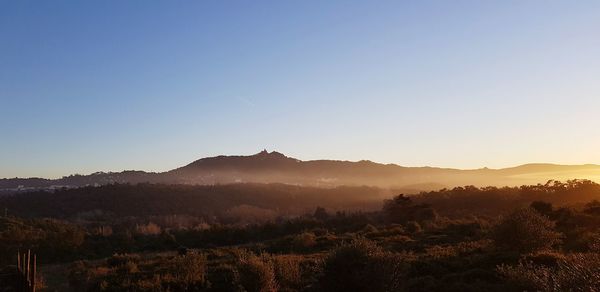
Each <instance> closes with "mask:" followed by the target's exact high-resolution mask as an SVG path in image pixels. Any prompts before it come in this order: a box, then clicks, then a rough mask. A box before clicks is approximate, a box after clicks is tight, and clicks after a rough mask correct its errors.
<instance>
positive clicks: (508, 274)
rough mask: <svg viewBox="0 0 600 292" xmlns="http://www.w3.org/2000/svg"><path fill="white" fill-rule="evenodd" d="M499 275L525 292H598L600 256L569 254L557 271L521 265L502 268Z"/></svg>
mask: <svg viewBox="0 0 600 292" xmlns="http://www.w3.org/2000/svg"><path fill="white" fill-rule="evenodd" d="M497 271H498V273H499V274H500V275H502V276H503V277H505V278H506V280H508V282H509V283H510V284H512V285H514V287H515V288H516V289H519V290H528V291H598V287H600V255H599V254H595V253H588V254H572V255H569V256H567V257H565V258H562V259H559V260H558V265H557V266H556V267H546V266H540V265H536V264H534V263H533V262H526V261H522V262H520V263H519V264H518V265H515V266H508V265H501V266H499V267H498V268H497Z"/></svg>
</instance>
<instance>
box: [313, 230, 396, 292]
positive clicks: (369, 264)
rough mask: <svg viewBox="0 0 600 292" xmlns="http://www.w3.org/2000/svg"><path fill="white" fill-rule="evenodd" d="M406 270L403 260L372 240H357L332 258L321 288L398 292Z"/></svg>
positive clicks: (326, 289)
mask: <svg viewBox="0 0 600 292" xmlns="http://www.w3.org/2000/svg"><path fill="white" fill-rule="evenodd" d="M402 271H403V270H402V260H401V259H400V258H399V257H397V256H396V255H394V254H390V253H386V252H384V251H383V250H382V249H381V248H379V247H378V246H377V245H375V243H373V242H371V241H369V240H366V239H355V240H354V241H352V242H351V243H349V244H345V245H342V246H340V247H338V248H337V249H335V250H334V251H332V252H331V253H330V254H329V255H328V257H327V258H326V259H325V262H324V266H323V274H322V276H321V278H320V279H319V283H318V285H319V288H321V290H323V291H396V290H398V289H399V288H400V287H401V282H402V281H401V279H402V276H403V273H402Z"/></svg>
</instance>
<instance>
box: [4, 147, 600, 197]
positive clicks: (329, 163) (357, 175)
mask: <svg viewBox="0 0 600 292" xmlns="http://www.w3.org/2000/svg"><path fill="white" fill-rule="evenodd" d="M599 177H600V166H598V165H591V164H588V165H556V164H526V165H521V166H517V167H512V168H504V169H488V168H483V169H473V170H460V169H449V168H436V167H403V166H399V165H396V164H380V163H375V162H371V161H366V160H363V161H358V162H351V161H338V160H311V161H302V160H298V159H295V158H292V157H287V156H285V155H284V154H281V153H279V152H267V151H262V152H260V153H257V154H255V155H249V156H217V157H209V158H202V159H199V160H196V161H194V162H192V163H190V164H188V165H186V166H183V167H180V168H177V169H174V170H170V171H166V172H162V173H151V172H144V171H123V172H110V173H105V172H97V173H93V174H90V175H72V176H68V177H63V178H60V179H54V180H52V179H42V178H28V179H23V178H12V179H0V193H8V192H14V191H31V190H36V189H58V188H63V187H67V188H72V187H81V186H95V185H96V186H97V185H106V184H112V183H131V184H136V183H146V182H147V183H165V184H190V185H214V184H228V183H284V184H292V185H304V186H315V187H335V186H341V185H349V186H360V185H366V186H374V187H382V188H403V189H414V191H429V190H434V189H439V188H442V187H454V186H460V185H475V186H487V185H491V186H501V185H502V186H504V185H508V186H515V185H522V184H537V183H545V182H546V181H548V180H550V179H557V180H568V179H575V178H579V179H591V180H597V178H599Z"/></svg>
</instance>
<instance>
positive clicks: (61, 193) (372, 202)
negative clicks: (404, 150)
mask: <svg viewBox="0 0 600 292" xmlns="http://www.w3.org/2000/svg"><path fill="white" fill-rule="evenodd" d="M386 196H390V193H389V191H385V190H382V189H378V188H373V187H336V188H314V187H300V186H291V185H284V184H232V185H212V186H189V185H161V184H137V185H129V184H113V185H106V186H100V187H83V188H77V189H63V190H57V191H55V192H46V191H38V192H30V193H24V194H18V195H13V196H5V197H0V210H2V211H4V210H7V211H8V213H9V214H12V215H15V216H22V217H53V218H67V219H73V218H75V217H77V216H83V217H85V216H95V217H98V216H106V217H108V218H110V217H126V216H136V217H148V216H159V215H174V214H181V215H191V216H204V217H212V216H223V215H228V214H227V212H230V213H234V214H230V215H232V216H235V215H236V214H235V213H236V212H237V213H240V212H241V213H243V212H246V213H247V212H253V211H254V212H260V211H261V210H263V211H265V210H270V211H276V212H277V215H286V214H288V215H294V216H295V215H300V214H303V213H305V212H306V211H307V210H313V209H314V208H315V207H316V206H324V207H327V208H331V209H340V210H357V209H361V210H376V209H378V208H380V206H381V201H382V200H383V199H384V198H385V197H386ZM239 206H252V208H247V207H246V208H242V209H241V210H240V208H237V209H234V208H236V207H239Z"/></svg>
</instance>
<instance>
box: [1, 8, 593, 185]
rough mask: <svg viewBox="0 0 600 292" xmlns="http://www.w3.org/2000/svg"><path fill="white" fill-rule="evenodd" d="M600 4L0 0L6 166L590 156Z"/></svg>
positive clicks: (34, 170)
mask: <svg viewBox="0 0 600 292" xmlns="http://www.w3.org/2000/svg"><path fill="white" fill-rule="evenodd" d="M599 134H600V1H475V0H473V1H360V2H359V1H346V0H344V1H105V0H103V1H60V0H57V1H2V2H0V177H14V176H20V177H29V176H43V177H59V176H62V175H67V174H71V173H90V172H94V171H120V170H124V169H141V170H149V171H163V170H168V169H172V168H175V167H178V166H181V165H184V164H186V163H188V162H191V161H192V160H194V159H197V158H200V157H204V156H212V155H218V154H252V153H255V152H258V151H260V150H262V149H263V148H267V149H268V150H277V151H280V152H283V153H285V154H287V155H290V156H294V157H297V158H300V159H320V158H328V159H344V160H360V159H370V160H373V161H378V162H390V163H397V164H401V165H407V166H417V165H432V166H443V167H457V168H479V167H483V166H488V167H505V166H512V165H516V164H521V163H528V162H555V163H566V164H578V163H600V137H599Z"/></svg>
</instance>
